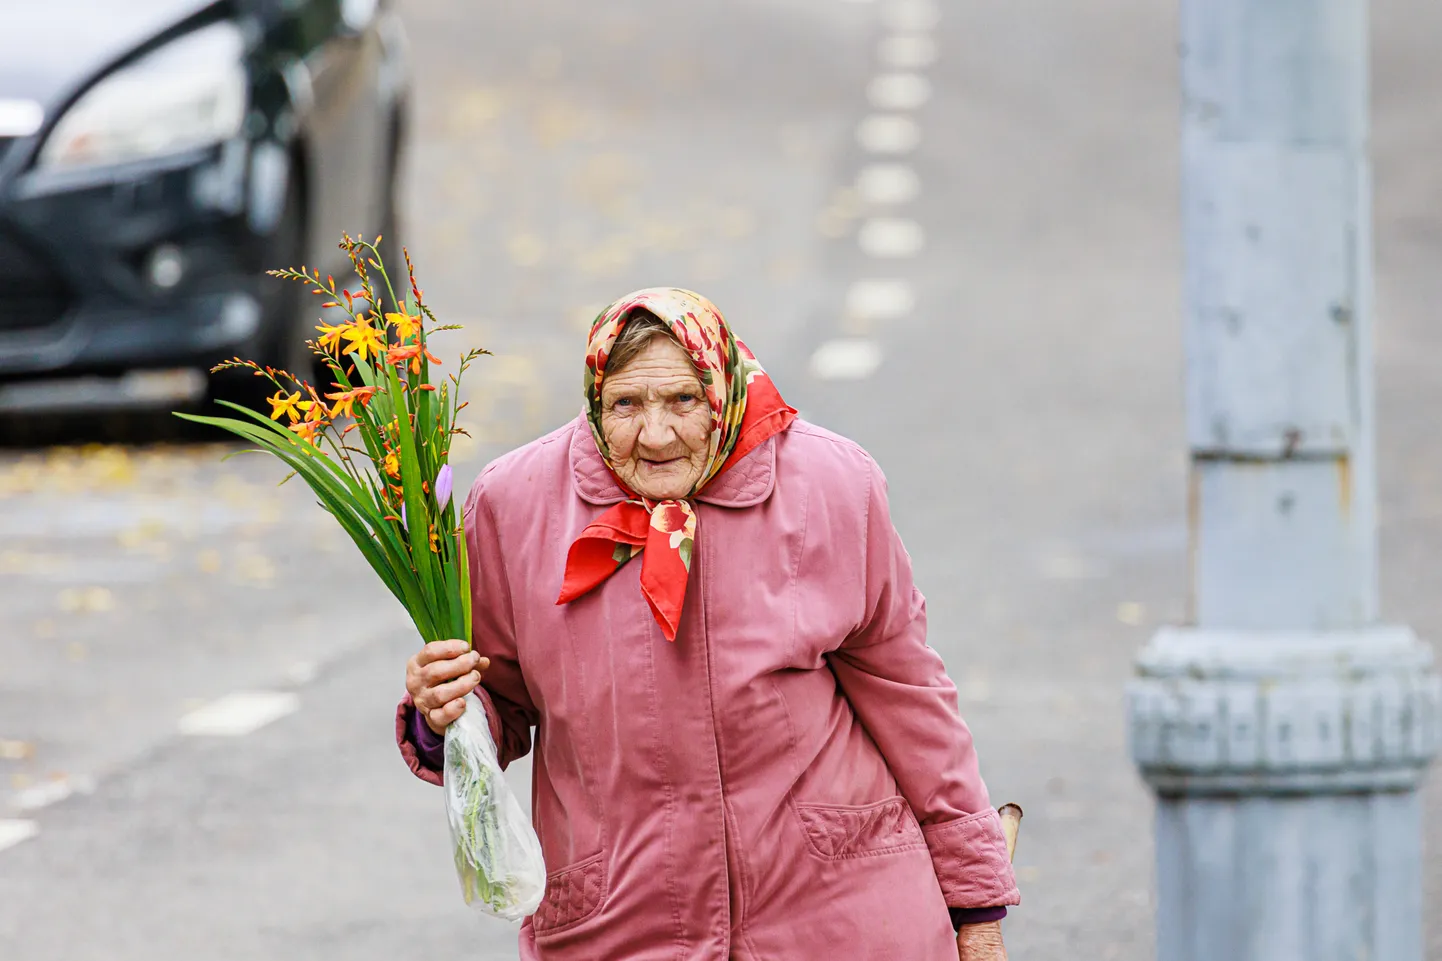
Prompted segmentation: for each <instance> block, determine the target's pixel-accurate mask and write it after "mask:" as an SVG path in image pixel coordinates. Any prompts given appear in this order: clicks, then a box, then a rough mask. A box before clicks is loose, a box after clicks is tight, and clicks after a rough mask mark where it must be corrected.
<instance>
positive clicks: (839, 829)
mask: <svg viewBox="0 0 1442 961" xmlns="http://www.w3.org/2000/svg"><path fill="white" fill-rule="evenodd" d="M795 808H796V816H797V817H799V818H800V819H801V827H802V830H803V831H805V833H806V841H807V844H808V845H809V846H810V848H811V851H812V853H813V854H815V855H816V856H818V857H821V858H825V859H826V860H828V861H840V860H844V859H846V858H866V857H876V856H878V855H883V854H893V853H896V852H900V851H909V850H912V849H915V848H925V847H926V838H925V837H923V836H922V833H921V826H920V825H919V824H917V823H916V815H914V814H912V813H911V806H910V805H908V804H907V803H906V799H905V798H903V797H893V798H887V799H886V800H885V801H878V802H876V803H875V804H863V805H850V804H801V803H797V804H796V805H795Z"/></svg>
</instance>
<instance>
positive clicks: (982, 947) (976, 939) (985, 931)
mask: <svg viewBox="0 0 1442 961" xmlns="http://www.w3.org/2000/svg"><path fill="white" fill-rule="evenodd" d="M956 953H957V956H958V957H959V958H960V959H961V961H1006V945H1005V944H1003V943H1002V941H1001V922H1000V921H987V922H985V923H982V924H964V925H962V926H961V930H960V931H958V932H957V935H956Z"/></svg>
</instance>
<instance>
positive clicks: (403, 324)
mask: <svg viewBox="0 0 1442 961" xmlns="http://www.w3.org/2000/svg"><path fill="white" fill-rule="evenodd" d="M386 323H388V324H391V325H393V326H394V327H395V329H396V333H397V334H399V335H400V338H401V340H402V341H405V340H409V339H410V338H412V337H414V336H415V335H416V332H417V331H419V330H420V329H421V318H420V317H419V316H416V317H412V316H410V315H409V314H386Z"/></svg>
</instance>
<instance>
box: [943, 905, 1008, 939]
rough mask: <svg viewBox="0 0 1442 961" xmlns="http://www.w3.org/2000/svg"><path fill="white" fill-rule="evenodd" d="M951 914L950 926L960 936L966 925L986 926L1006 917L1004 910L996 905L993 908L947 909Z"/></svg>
mask: <svg viewBox="0 0 1442 961" xmlns="http://www.w3.org/2000/svg"><path fill="white" fill-rule="evenodd" d="M947 910H949V911H950V912H951V926H952V927H953V928H955V929H956V933H957V934H960V933H961V929H962V928H964V927H966V926H967V925H968V924H986V923H988V922H991V921H1000V920H1002V919H1003V918H1005V917H1006V908H1004V907H1002V906H1001V905H997V906H996V907H994V908H948V909H947Z"/></svg>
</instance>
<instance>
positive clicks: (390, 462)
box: [384, 450, 401, 477]
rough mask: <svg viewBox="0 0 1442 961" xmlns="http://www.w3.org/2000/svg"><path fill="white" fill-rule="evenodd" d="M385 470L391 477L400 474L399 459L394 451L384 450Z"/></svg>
mask: <svg viewBox="0 0 1442 961" xmlns="http://www.w3.org/2000/svg"><path fill="white" fill-rule="evenodd" d="M384 467H385V472H386V473H387V474H389V475H391V476H392V477H400V476H401V459H400V457H399V456H397V455H396V452H395V451H393V450H392V451H386V459H385V464H384Z"/></svg>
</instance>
